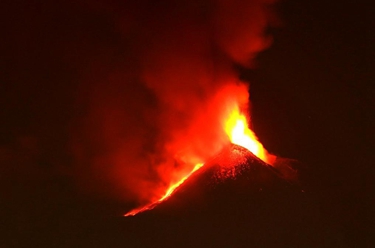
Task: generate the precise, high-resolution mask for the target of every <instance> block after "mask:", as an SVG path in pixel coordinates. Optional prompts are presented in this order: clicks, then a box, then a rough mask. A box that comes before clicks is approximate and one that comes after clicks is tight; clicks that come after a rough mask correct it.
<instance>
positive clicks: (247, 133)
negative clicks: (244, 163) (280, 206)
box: [125, 103, 276, 216]
mask: <svg viewBox="0 0 375 248" xmlns="http://www.w3.org/2000/svg"><path fill="white" fill-rule="evenodd" d="M227 106H231V107H229V109H230V111H229V112H227V114H224V115H223V116H222V120H223V121H222V123H223V126H222V131H221V133H222V134H223V135H225V136H227V137H228V138H229V139H228V143H229V142H231V143H233V144H236V145H239V146H242V147H244V148H246V149H247V150H249V151H250V152H252V153H253V154H254V155H255V156H257V157H258V158H260V159H261V160H263V161H264V162H266V163H268V164H270V165H272V164H273V161H274V160H275V158H276V157H275V156H274V155H271V154H269V153H268V152H267V151H266V150H265V149H264V147H263V145H262V144H261V143H260V142H259V141H258V138H257V137H256V135H255V134H254V132H253V131H252V130H251V129H250V128H249V127H248V126H249V125H248V120H247V118H246V116H245V115H244V114H243V113H241V112H240V109H239V107H238V105H237V104H236V103H235V104H234V105H231V104H229V105H227ZM224 113H225V111H224ZM203 165H204V163H198V164H196V165H195V167H194V168H193V169H192V170H191V171H190V173H189V174H187V175H185V176H182V177H180V178H181V179H180V180H178V181H177V182H175V183H172V184H171V185H170V186H169V187H168V189H167V190H166V191H165V193H164V195H163V196H161V197H160V198H159V199H157V200H155V201H153V202H151V203H150V204H148V205H146V206H143V207H140V208H136V209H133V210H131V211H129V212H128V213H126V214H125V216H134V215H136V214H138V213H140V212H143V211H146V210H151V209H153V208H154V207H155V206H157V205H158V204H159V203H161V202H163V201H165V200H166V199H168V198H169V197H170V196H171V195H172V194H173V193H174V192H175V190H176V189H177V188H178V187H179V186H180V185H181V184H183V183H184V182H185V180H186V179H187V178H188V177H190V176H191V175H192V174H193V173H194V172H195V171H197V170H198V169H200V168H201V167H202V166H203Z"/></svg>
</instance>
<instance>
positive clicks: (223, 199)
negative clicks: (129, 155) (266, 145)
mask: <svg viewBox="0 0 375 248" xmlns="http://www.w3.org/2000/svg"><path fill="white" fill-rule="evenodd" d="M312 208H313V207H312V205H311V204H310V203H309V200H308V198H307V197H306V195H305V193H304V192H303V190H301V189H300V188H299V186H297V185H296V184H293V183H290V182H289V181H287V180H285V177H284V176H283V174H282V173H281V172H280V171H279V170H277V169H275V168H274V167H272V166H270V165H268V164H266V163H265V162H263V161H262V160H260V159H259V158H257V157H256V156H255V155H253V154H252V153H251V152H249V151H248V150H246V149H244V148H242V147H240V146H237V145H231V146H229V147H227V148H226V149H224V150H223V151H222V152H221V153H220V154H219V155H218V156H216V157H215V158H213V159H212V160H211V161H209V162H208V163H207V164H205V165H204V166H203V167H202V168H201V169H199V170H198V171H196V172H195V173H194V174H192V175H191V176H190V177H189V178H188V179H187V180H186V181H185V182H184V183H183V184H182V185H181V186H180V187H178V188H177V189H176V190H175V192H174V193H173V194H172V195H171V196H170V197H169V198H168V199H166V200H165V201H163V202H161V203H159V204H157V205H156V206H153V209H152V210H151V211H145V212H142V213H139V214H138V215H135V216H134V217H130V218H124V219H123V220H122V222H121V223H120V224H119V225H120V226H121V229H122V231H121V233H122V235H125V236H126V239H127V240H128V242H129V243H128V244H129V245H130V246H131V247H132V245H133V246H134V247H290V245H292V246H293V245H296V247H311V245H312V244H314V240H317V239H320V238H321V236H320V235H319V233H318V232H316V230H319V221H317V219H316V218H318V217H317V216H316V215H315V214H314V213H316V209H315V210H314V209H312ZM140 237H144V238H140ZM253 244H257V245H259V246H254V245H253Z"/></svg>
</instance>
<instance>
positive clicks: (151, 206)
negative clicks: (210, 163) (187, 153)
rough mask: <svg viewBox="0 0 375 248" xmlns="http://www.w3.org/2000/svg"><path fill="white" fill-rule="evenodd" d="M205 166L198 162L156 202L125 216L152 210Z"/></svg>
mask: <svg viewBox="0 0 375 248" xmlns="http://www.w3.org/2000/svg"><path fill="white" fill-rule="evenodd" d="M202 166H203V163H199V164H196V165H195V166H194V169H193V170H192V171H191V172H190V173H189V174H188V175H187V176H185V177H183V178H182V179H181V180H180V181H178V182H177V183H175V184H172V185H171V186H170V187H169V188H168V190H167V192H166V193H165V194H164V195H163V196H162V197H161V198H160V199H159V200H157V201H156V202H153V203H151V204H148V205H146V206H144V207H141V208H136V209H133V210H131V211H130V212H128V213H126V214H125V215H124V216H134V215H136V214H138V213H140V212H143V211H146V210H151V209H153V208H154V207H155V206H156V205H157V204H159V203H160V202H162V201H165V200H166V199H167V198H168V197H170V196H171V195H172V193H173V192H174V191H175V190H176V189H177V188H178V187H179V186H180V185H181V184H183V183H184V182H185V180H186V179H188V177H190V176H191V175H192V174H193V173H194V172H195V171H197V170H198V169H199V168H201V167H202Z"/></svg>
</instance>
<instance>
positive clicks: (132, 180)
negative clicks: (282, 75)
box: [14, 0, 275, 203]
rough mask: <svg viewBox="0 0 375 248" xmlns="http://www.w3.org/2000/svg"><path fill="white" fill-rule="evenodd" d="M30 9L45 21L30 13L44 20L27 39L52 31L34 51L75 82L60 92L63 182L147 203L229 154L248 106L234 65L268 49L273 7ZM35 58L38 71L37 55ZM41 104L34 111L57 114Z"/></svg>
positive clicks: (198, 0)
mask: <svg viewBox="0 0 375 248" xmlns="http://www.w3.org/2000/svg"><path fill="white" fill-rule="evenodd" d="M34 2H36V3H38V4H37V5H35V4H34V5H32V4H30V6H34V7H35V6H38V7H35V8H36V9H37V10H35V9H33V8H31V7H30V6H27V7H25V8H24V9H26V10H25V11H26V12H29V11H31V12H32V13H34V14H33V16H35V17H37V18H41V19H40V20H39V19H37V21H35V23H34V24H35V25H34V26H33V27H35V28H34V29H32V30H31V31H30V33H32V32H33V31H35V32H37V31H36V30H37V28H38V30H39V29H40V27H41V26H43V25H44V24H45V23H47V22H49V21H50V20H52V19H53V20H54V22H52V24H51V26H50V27H47V28H45V29H42V31H45V32H44V33H43V32H42V31H41V32H42V34H40V35H35V34H32V35H31V36H30V37H34V38H35V37H37V38H35V39H34V41H30V40H32V39H29V38H27V39H26V41H29V42H31V45H30V43H29V45H28V46H29V47H30V46H31V49H33V48H36V47H42V46H43V44H39V41H38V39H41V38H40V37H42V36H43V35H46V36H47V37H49V41H52V43H53V45H50V46H51V47H52V48H51V50H52V51H50V54H52V55H53V57H54V59H55V60H58V61H59V63H60V64H62V65H60V64H58V65H56V67H59V68H60V70H61V68H66V70H67V71H69V73H70V74H69V75H70V76H69V77H68V76H67V77H66V78H64V79H63V80H62V81H63V82H62V83H61V84H59V85H62V86H59V87H58V88H54V90H59V89H60V88H61V89H63V88H64V87H65V88H68V89H69V99H72V100H71V101H70V100H69V99H68V100H66V99H65V101H66V102H69V104H70V105H69V104H68V103H67V104H65V105H63V108H66V109H69V111H70V112H71V113H69V114H65V115H63V117H64V116H69V118H67V119H68V120H69V121H67V122H68V123H67V124H66V125H65V126H64V130H66V136H64V139H65V138H66V139H67V141H66V147H64V148H61V147H60V146H57V147H58V148H57V149H66V150H67V153H68V154H70V155H71V161H69V162H67V163H69V164H71V166H69V167H68V168H65V167H64V171H65V172H66V173H67V174H70V175H73V176H74V177H76V179H77V180H76V181H77V182H78V185H79V186H80V187H81V188H84V189H86V190H92V191H93V192H103V193H104V194H105V195H112V196H116V197H119V198H120V199H125V200H127V201H133V202H138V203H146V202H149V201H150V200H152V199H155V198H158V197H160V194H161V192H162V190H165V188H166V187H168V186H169V184H170V183H172V182H173V181H174V180H176V179H178V177H179V175H181V174H183V173H186V172H188V171H190V170H191V169H192V168H193V167H194V165H195V164H196V163H200V162H204V161H206V160H208V159H209V158H210V157H212V156H214V155H215V154H217V153H218V152H219V151H220V150H221V149H222V148H223V147H224V146H225V145H226V144H228V143H229V140H228V137H226V135H225V134H224V132H223V118H224V116H225V115H227V112H228V111H229V110H230V109H231V108H232V107H233V106H235V105H239V106H240V107H241V108H243V109H244V110H245V109H246V108H248V107H249V102H248V99H249V95H248V94H249V93H248V90H249V88H248V85H247V84H246V83H244V82H241V81H240V80H239V76H238V74H237V72H236V70H235V69H234V65H235V64H240V65H242V66H251V65H252V63H253V59H254V57H255V55H256V54H257V53H258V52H259V51H261V50H263V49H265V48H266V47H267V46H268V45H269V44H270V38H269V37H267V36H266V35H265V29H266V27H267V26H268V25H269V21H270V15H271V14H272V13H271V12H270V10H271V5H272V4H273V2H275V1H274V0H247V1H246V0H203V1H202V0H179V1H177V0H168V1H161V2H160V1H151V0H141V1H99V0H97V1H86V0H81V1H75V2H69V1H68V2H66V1H65V2H59V1H56V3H55V5H53V6H52V4H48V3H42V2H41V1H34ZM29 7H30V8H31V9H32V10H30V8H29ZM39 10H40V11H39ZM47 10H48V11H47ZM40 16H42V17H40ZM38 20H39V21H38ZM20 25H21V24H20ZM47 26H48V25H47ZM36 27H37V28H36ZM56 28H57V31H56V32H55V33H53V34H51V33H50V32H49V31H51V30H55V29H56ZM26 29H28V28H27V27H26V28H24V31H26ZM24 37H27V34H24ZM14 39H17V40H20V39H22V37H21V38H20V37H18V36H17V37H16V38H14ZM33 42H34V43H35V44H34V43H33ZM48 44H49V43H48ZM26 49H28V48H25V50H26ZM28 54H30V58H33V59H30V61H29V62H30V63H32V62H31V61H33V60H34V58H35V56H34V55H35V54H36V53H35V54H34V53H30V52H28ZM56 58H57V59H56ZM42 59H47V61H50V60H51V58H50V57H48V56H47V55H45V56H44V57H42ZM56 63H57V62H56ZM61 66H62V67H61ZM47 68H48V66H47ZM38 69H40V70H39V71H40V73H39V74H40V75H41V74H44V73H45V71H43V69H41V68H38ZM39 74H38V75H39ZM64 80H65V81H64ZM67 82H68V83H67ZM50 83H51V84H52V85H53V84H54V85H56V83H55V82H50ZM36 92H38V93H35V94H34V95H33V96H38V95H39V94H40V95H43V94H42V93H39V90H36ZM42 98H43V99H45V100H43V101H41V103H40V104H38V105H37V106H36V107H35V108H36V109H38V112H39V109H40V108H41V106H42V108H43V107H44V108H45V106H48V104H51V101H50V100H51V99H49V98H46V97H42ZM51 98H53V97H51ZM61 98H62V97H61ZM48 99H49V100H48ZM58 99H60V98H58ZM67 105H69V107H66V106H67ZM64 106H65V107H64ZM58 111H59V110H55V111H54V113H55V112H58ZM66 111H67V110H65V112H66ZM65 112H64V113H65ZM56 115H57V114H56ZM59 116H60V115H59ZM63 117H59V118H60V119H59V118H57V119H56V121H55V122H56V123H57V122H59V121H63V120H62V119H63ZM40 119H42V120H44V118H40ZM55 122H54V123H55ZM36 123H38V122H36ZM54 123H52V124H50V125H49V124H45V125H44V126H52V127H57V126H58V125H57V124H54ZM64 123H65V122H64ZM54 125H55V126H54ZM51 129H52V130H53V128H51ZM41 133H42V131H41ZM49 133H53V131H51V132H49ZM40 136H41V135H39V134H38V133H36V134H35V135H34V134H33V135H32V138H30V139H31V140H33V142H34V140H36V141H35V143H37V144H38V149H41V150H42V151H43V150H44V149H45V148H43V147H47V146H48V142H49V141H48V139H47V141H45V143H43V142H44V141H43V139H42V141H40V138H38V137H40ZM42 136H43V135H42ZM61 136H63V135H61ZM67 137H68V138H67ZM55 142H56V141H55ZM38 152H39V151H38ZM41 153H43V152H41ZM41 156H45V155H41ZM51 156H52V155H51ZM59 163H60V164H61V163H63V162H61V161H59ZM60 167H61V166H60ZM60 167H59V170H60V169H61V168H60Z"/></svg>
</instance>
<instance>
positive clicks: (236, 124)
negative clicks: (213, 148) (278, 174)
mask: <svg viewBox="0 0 375 248" xmlns="http://www.w3.org/2000/svg"><path fill="white" fill-rule="evenodd" d="M247 123H248V122H247V119H246V116H245V115H244V114H242V113H240V111H239V109H238V108H236V109H235V110H234V111H233V112H232V113H231V115H230V117H229V118H228V119H227V121H226V123H225V132H226V134H227V135H228V136H229V138H230V141H231V142H232V143H233V144H236V145H239V146H242V147H244V148H246V149H247V150H249V151H250V152H252V153H253V154H254V155H255V156H257V157H258V158H260V159H261V160H263V161H264V162H266V163H267V164H271V165H272V164H273V162H274V160H275V156H273V155H270V154H269V153H268V152H267V151H266V149H264V147H263V145H262V144H261V143H260V142H259V141H258V138H257V137H256V135H255V134H254V132H253V131H252V130H251V129H250V128H249V127H248V124H247Z"/></svg>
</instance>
